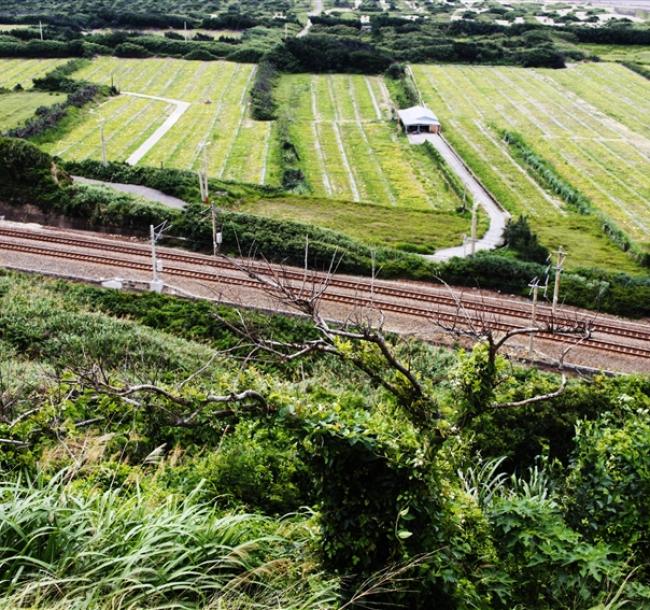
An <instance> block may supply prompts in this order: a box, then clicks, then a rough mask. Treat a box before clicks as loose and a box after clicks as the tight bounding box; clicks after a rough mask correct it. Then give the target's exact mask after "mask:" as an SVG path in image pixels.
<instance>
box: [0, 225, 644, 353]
mask: <svg viewBox="0 0 650 610" xmlns="http://www.w3.org/2000/svg"><path fill="white" fill-rule="evenodd" d="M0 236H5V237H12V238H17V239H26V240H30V241H38V242H46V243H52V244H60V245H66V246H74V247H79V248H92V249H93V250H103V251H107V252H115V253H119V254H125V255H129V256H142V257H147V258H148V257H150V256H151V250H150V249H149V247H148V246H146V245H144V244H143V245H139V244H123V243H110V241H109V240H103V241H93V240H90V239H84V238H80V237H63V236H58V235H51V234H43V233H38V232H35V231H23V230H20V229H14V228H5V227H0ZM159 258H160V259H161V260H164V261H174V262H178V263H186V264H193V265H196V264H200V265H204V266H208V267H213V268H216V269H227V270H230V271H237V270H238V269H237V267H235V265H233V264H232V263H231V262H229V261H228V260H227V259H215V258H213V257H209V256H206V255H202V254H192V253H189V252H188V253H181V252H171V251H169V250H164V249H161V250H160V251H159ZM246 266H247V268H249V269H250V270H251V271H252V272H254V273H256V274H259V275H266V276H269V275H271V274H272V268H273V267H272V266H269V265H267V264H260V263H255V262H247V263H246ZM282 277H283V278H285V279H288V280H294V281H302V280H303V279H304V274H303V273H302V272H298V271H291V270H290V269H286V268H283V269H282ZM310 277H312V278H320V279H322V280H323V281H325V279H326V276H325V275H324V274H319V273H317V272H314V273H310ZM327 281H328V284H329V286H330V287H332V288H341V289H345V290H350V291H352V292H359V291H362V292H372V294H373V295H376V296H386V297H392V298H402V299H408V300H410V301H417V302H421V303H428V304H431V305H438V306H447V307H456V308H458V307H459V306H462V308H463V309H464V310H472V311H480V312H482V313H491V314H495V315H505V316H509V317H513V318H521V319H529V318H530V309H528V308H527V307H518V306H515V305H501V304H499V305H496V304H492V303H489V302H486V301H485V300H484V299H476V298H471V297H468V296H467V295H463V296H462V298H455V297H453V296H451V295H435V294H431V293H426V292H422V291H417V290H415V289H412V288H411V289H409V288H396V287H393V286H386V285H383V284H382V283H381V282H374V283H371V282H370V281H369V280H368V281H363V280H349V279H345V278H341V277H336V276H334V277H331V276H330V277H328V278H327ZM572 315H574V314H573V313H572V312H568V311H565V310H560V311H559V314H558V315H556V316H553V315H552V313H551V310H550V308H549V307H545V306H544V305H540V306H539V307H538V310H537V320H538V321H539V322H541V323H547V324H548V323H551V322H553V321H555V322H556V323H558V321H559V322H562V321H565V322H566V321H567V320H570V319H571V316H572ZM590 326H591V328H592V330H593V331H594V332H602V333H605V334H608V335H614V336H619V337H627V338H630V339H635V340H640V341H648V342H649V343H650V329H648V330H645V329H643V328H641V327H640V325H639V326H638V327H631V326H629V325H628V326H623V325H619V324H615V323H613V322H609V321H602V320H593V321H590Z"/></svg>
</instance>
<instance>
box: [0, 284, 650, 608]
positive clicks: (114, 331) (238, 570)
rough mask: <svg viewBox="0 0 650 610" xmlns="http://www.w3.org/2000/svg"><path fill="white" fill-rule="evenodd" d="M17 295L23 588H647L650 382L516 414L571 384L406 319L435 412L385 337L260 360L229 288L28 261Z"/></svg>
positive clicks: (4, 592) (6, 511)
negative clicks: (494, 366)
mask: <svg viewBox="0 0 650 610" xmlns="http://www.w3.org/2000/svg"><path fill="white" fill-rule="evenodd" d="M0 295H1V296H0V303H1V307H0V312H1V313H0V345H1V346H2V351H1V354H2V355H1V357H0V373H1V376H0V379H1V385H0V396H1V399H2V403H1V404H2V409H1V411H0V473H1V474H2V481H3V482H2V484H1V485H0V513H1V514H2V519H1V520H0V541H1V549H2V550H1V551H0V566H1V567H2V571H1V574H2V576H0V603H1V605H2V607H12V608H32V609H35V608H38V609H41V608H42V609H44V610H45V609H51V608H60V609H63V608H66V609H67V608H88V609H90V608H93V609H97V608H101V609H103V608H113V609H116V608H119V609H121V608H133V607H138V608H163V607H164V608H168V607H183V608H205V609H207V608H214V607H222V608H259V609H262V608H264V609H269V610H271V608H278V607H281V608H287V609H293V608H301V609H304V610H313V608H316V607H317V608H323V609H325V608H331V609H335V608H344V607H345V608H347V607H353V606H354V603H353V601H354V599H356V598H355V595H361V592H364V593H363V595H362V597H361V598H360V599H365V597H364V595H367V596H368V597H367V599H368V601H371V600H372V602H373V603H397V604H404V605H405V607H409V608H422V609H423V610H424V609H425V608H431V607H432V606H433V605H435V606H437V607H445V608H459V609H461V608H462V609H465V608H467V609H469V608H475V607H477V606H478V607H489V608H495V609H499V608H503V609H504V610H505V609H511V608H514V607H526V608H527V609H537V608H539V609H540V610H542V609H546V608H560V607H594V606H597V605H598V604H599V603H605V602H607V601H608V600H611V599H613V598H614V596H616V599H617V600H618V601H619V602H621V603H622V602H623V601H626V602H629V603H631V604H632V605H633V606H634V607H636V608H642V607H647V606H648V604H649V603H650V590H648V589H647V587H645V586H643V585H642V584H641V583H643V582H647V573H646V572H647V560H648V554H647V553H648V541H649V539H650V538H649V537H650V531H649V530H648V527H647V524H648V521H647V517H648V515H647V508H648V507H647V505H646V503H645V497H647V494H648V492H649V491H650V487H649V486H650V479H649V478H648V463H647V462H648V455H650V451H649V450H650V426H649V424H648V416H647V412H648V408H649V407H650V387H649V386H648V381H647V379H646V380H643V379H636V378H633V377H630V378H621V379H606V378H600V377H599V378H595V379H592V380H582V381H580V380H576V381H572V382H570V385H569V388H568V390H567V392H566V393H565V394H564V395H563V396H561V397H560V398H556V399H554V400H552V401H548V402H546V403H542V404H536V405H530V406H528V407H523V408H513V409H510V408H509V409H501V410H499V409H496V410H494V409H492V408H490V405H491V404H492V403H493V402H498V401H502V400H513V399H514V400H517V399H521V398H524V397H527V396H530V395H534V394H536V393H538V392H545V391H548V389H549V388H551V387H552V386H554V385H555V384H556V380H555V379H554V378H553V376H552V375H547V374H542V373H537V372H534V371H524V370H518V369H511V368H510V367H506V366H505V363H503V362H501V361H500V360H498V372H497V373H496V378H495V379H493V380H492V381H490V382H489V385H488V386H481V383H484V382H487V379H490V378H491V377H490V376H488V377H482V375H483V374H484V372H485V371H484V369H482V368H481V366H482V365H481V363H485V360H484V359H485V350H484V348H483V347H482V346H480V345H479V346H477V347H476V348H475V349H474V350H473V351H472V352H471V353H466V354H463V353H460V354H458V355H454V354H452V353H450V352H445V351H441V350H437V349H433V348H431V347H428V346H426V345H423V344H420V343H417V342H413V341H406V342H405V341H398V340H396V339H389V345H390V349H392V350H395V353H396V354H397V355H398V356H399V357H405V358H408V360H409V361H410V365H409V368H410V369H411V370H412V371H413V372H415V374H416V375H417V376H418V377H419V378H420V379H421V380H422V382H423V383H424V384H425V386H426V388H427V390H426V391H427V394H428V395H429V397H430V399H432V400H433V402H431V403H427V404H421V405H420V406H417V407H416V404H415V403H410V402H409V401H408V400H407V399H406V396H407V394H399V393H398V394H393V393H391V392H389V391H387V390H386V389H384V388H383V387H381V386H378V385H377V384H376V380H373V379H374V378H373V377H368V376H367V375H366V374H365V373H363V372H362V369H359V368H358V367H357V366H356V365H355V361H356V360H355V358H356V357H361V358H364V359H369V360H368V362H371V361H372V362H374V365H373V366H374V369H375V373H376V374H380V375H382V376H383V375H387V377H386V379H387V380H389V379H391V378H392V375H394V374H395V372H393V373H391V371H390V368H388V369H386V368H385V363H383V364H382V360H381V358H379V354H378V353H374V352H373V349H371V347H370V346H369V345H368V346H365V347H363V346H362V345H357V344H356V342H354V341H352V342H351V343H350V344H349V346H348V347H344V346H343V345H342V346H341V348H342V349H344V352H343V353H346V352H347V353H349V359H348V357H347V356H346V357H343V358H340V357H339V358H337V357H334V356H331V357H330V356H326V357H317V356H314V357H312V358H309V359H307V360H304V361H300V362H296V363H292V362H285V363H283V362H282V360H277V359H274V358H272V357H271V358H267V357H264V358H263V357H261V356H254V357H253V359H252V360H248V361H247V363H244V364H242V361H241V359H240V357H241V356H244V355H245V354H247V353H248V351H249V348H248V347H247V346H246V345H245V344H242V343H241V342H240V339H239V337H238V336H237V334H234V332H233V329H234V327H236V326H238V325H239V324H240V322H238V320H239V318H238V316H237V315H235V312H234V311H232V310H229V309H226V308H215V307H214V306H212V305H209V304H207V303H200V302H197V303H192V302H185V301H180V300H175V299H173V298H169V297H162V296H157V295H152V294H147V295H141V296H137V295H129V294H121V293H114V292H111V291H105V290H100V289H95V288H89V287H82V286H78V285H77V286H74V285H70V284H65V283H62V282H54V281H46V280H42V279H36V278H28V277H25V276H19V275H15V274H7V273H3V274H2V275H1V276H0ZM244 320H245V321H246V325H247V327H248V328H249V329H250V328H256V329H257V330H258V331H259V332H260V333H262V334H263V335H265V336H267V337H272V338H273V339H274V340H275V341H289V342H291V343H294V344H295V342H300V341H303V340H306V339H307V340H310V339H313V338H314V330H313V329H312V328H310V326H309V325H308V324H307V323H305V322H299V321H291V320H289V319H284V318H279V317H278V318H274V317H265V316H261V315H257V314H249V313H245V314H244ZM232 325H234V326H232ZM357 350H361V351H357ZM355 354H356V356H355ZM481 371H484V372H481ZM481 379H483V382H481V381H480V380H481ZM393 382H399V379H398V378H397V377H395V378H394V379H393ZM142 384H154V386H155V387H156V388H159V389H158V390H156V391H155V392H149V391H146V387H145V386H143V385H142ZM477 384H478V385H477ZM492 384H494V385H492ZM136 387H141V388H142V387H145V389H144V390H137V389H135V388H136ZM387 387H389V386H387ZM129 388H130V389H129ZM240 392H249V396H250V398H249V399H242V400H240V401H239V402H235V403H231V404H227V405H223V404H220V403H218V402H210V396H219V395H221V396H224V397H228V396H233V395H234V394H236V393H240ZM400 395H401V396H402V398H398V396H400ZM434 411H436V412H439V414H440V415H439V416H438V417H440V419H431V417H430V416H431V415H432V414H433V412H434ZM537 456H540V457H537ZM511 473H512V474H511ZM607 498H609V499H607ZM603 501H605V502H606V505H607V508H605V509H603V508H602V506H603V504H601V505H600V506H601V508H598V509H595V508H594V506H595V505H597V504H599V503H601V502H603ZM368 578H370V580H366V579H368ZM405 578H406V579H408V580H404V579H405ZM411 579H412V580H411Z"/></svg>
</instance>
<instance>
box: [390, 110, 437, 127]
mask: <svg viewBox="0 0 650 610" xmlns="http://www.w3.org/2000/svg"><path fill="white" fill-rule="evenodd" d="M397 114H398V116H399V118H400V121H402V123H403V124H404V126H406V127H408V126H409V125H440V121H439V120H438V117H437V116H436V115H435V114H433V112H431V110H429V109H428V108H427V107H426V106H412V107H411V108H405V109H404V110H398V111H397Z"/></svg>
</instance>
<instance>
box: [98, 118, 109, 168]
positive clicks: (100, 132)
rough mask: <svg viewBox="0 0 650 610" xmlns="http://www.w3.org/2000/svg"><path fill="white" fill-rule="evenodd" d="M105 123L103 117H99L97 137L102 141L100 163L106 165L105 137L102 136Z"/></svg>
mask: <svg viewBox="0 0 650 610" xmlns="http://www.w3.org/2000/svg"><path fill="white" fill-rule="evenodd" d="M105 123H106V120H105V119H99V139H100V141H101V143H102V165H104V166H106V165H108V161H107V160H106V138H105V137H104V125H105Z"/></svg>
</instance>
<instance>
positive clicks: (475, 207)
mask: <svg viewBox="0 0 650 610" xmlns="http://www.w3.org/2000/svg"><path fill="white" fill-rule="evenodd" d="M477 222H478V203H476V201H475V202H474V205H473V206H472V237H471V246H470V254H472V255H474V253H475V252H476V225H477Z"/></svg>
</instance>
